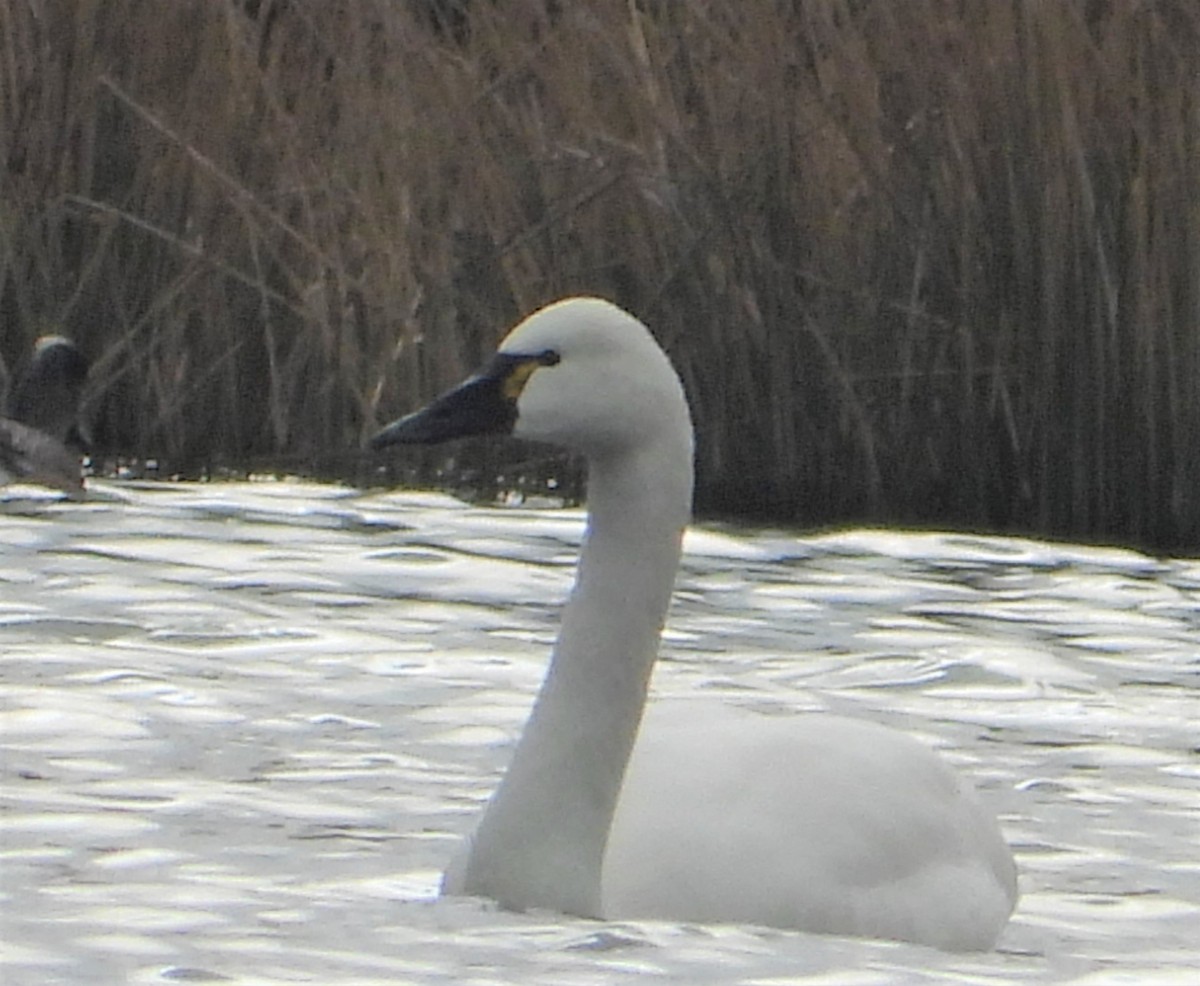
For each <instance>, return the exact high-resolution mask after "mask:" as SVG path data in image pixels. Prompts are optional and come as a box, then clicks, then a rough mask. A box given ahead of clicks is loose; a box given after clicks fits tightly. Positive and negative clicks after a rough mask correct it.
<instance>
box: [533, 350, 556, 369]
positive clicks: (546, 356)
mask: <svg viewBox="0 0 1200 986" xmlns="http://www.w3.org/2000/svg"><path fill="white" fill-rule="evenodd" d="M537 361H538V365H539V366H558V364H559V363H561V362H562V357H561V356H559V355H558V351H557V350H554V349H547V350H546V351H545V352H544V353H541V354H540V355H539V356H538V358H537Z"/></svg>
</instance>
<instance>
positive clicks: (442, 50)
mask: <svg viewBox="0 0 1200 986" xmlns="http://www.w3.org/2000/svg"><path fill="white" fill-rule="evenodd" d="M0 169H2V170H0V183H2V187H0V363H2V365H3V368H4V369H5V370H6V371H11V370H12V368H13V367H14V366H15V365H16V363H17V362H18V361H19V359H20V358H21V355H22V354H23V353H24V352H25V351H26V350H27V348H28V347H29V345H30V343H31V341H32V339H33V338H34V337H35V336H36V335H38V334H40V333H41V332H43V331H44V330H45V329H46V327H47V326H53V327H55V328H56V329H57V330H58V331H63V332H66V333H67V334H70V335H72V336H74V337H75V338H76V339H77V340H79V341H80V343H81V344H82V346H83V347H84V348H85V350H86V351H87V352H88V354H89V355H90V357H91V358H92V360H93V363H94V370H93V379H92V385H91V390H90V394H89V410H90V412H91V414H92V416H93V418H94V431H95V433H96V435H97V441H98V444H99V445H100V447H101V450H102V451H104V452H106V453H108V454H110V455H112V456H115V455H123V456H129V457H133V458H137V459H148V458H157V459H159V460H161V461H163V462H166V463H169V464H170V466H171V468H172V469H173V470H179V471H183V472H195V471H198V470H205V469H213V468H215V467H219V466H225V467H234V468H249V467H252V466H261V465H262V464H263V463H271V464H274V465H275V466H277V467H280V468H288V469H293V470H300V471H319V472H328V471H329V470H331V469H332V470H335V471H337V472H340V473H342V474H343V475H348V476H351V477H355V478H357V479H358V480H359V481H363V480H364V479H365V478H369V477H370V476H371V475H373V474H372V473H371V472H370V471H369V468H368V466H366V465H364V463H369V462H370V460H369V459H364V458H363V457H362V456H361V455H360V454H359V453H358V451H357V450H358V449H359V448H360V447H361V444H362V442H363V439H364V437H365V436H366V435H368V434H369V433H370V432H371V431H372V430H373V429H374V428H375V427H376V426H377V425H378V424H379V423H381V422H382V421H384V420H386V419H387V418H388V417H390V416H392V415H394V414H396V413H398V412H400V411H403V410H406V409H409V408H411V407H413V406H415V405H416V404H418V403H419V402H420V401H422V400H424V399H425V398H427V397H429V396H430V395H431V394H433V393H434V392H435V391H437V390H438V389H439V388H441V387H442V386H444V385H446V384H448V383H450V382H452V381H454V380H456V379H457V378H459V377H460V376H461V375H462V374H464V373H465V372H468V371H469V370H470V369H472V368H473V367H474V366H475V365H476V364H477V363H478V362H480V360H481V359H482V358H483V356H484V355H485V353H486V352H487V351H488V350H489V349H490V348H491V347H492V346H493V344H494V343H495V341H496V340H497V339H498V338H499V336H500V335H501V334H502V333H503V332H504V331H505V329H506V328H507V327H508V326H509V325H510V324H511V323H512V322H513V321H514V320H515V319H517V318H518V317H519V316H520V315H521V314H523V313H525V312H527V311H530V310H532V309H533V308H535V307H537V306H539V305H541V304H543V303H545V302H547V301H550V300H552V299H555V298H558V297H561V296H563V295H566V294H571V293H582V292H588V293H598V294H602V295H605V296H607V297H610V298H612V299H614V300H615V301H617V302H618V303H620V304H622V305H624V306H626V307H628V308H630V309H631V310H633V311H634V312H636V313H637V314H639V315H640V316H641V317H642V318H643V319H644V320H645V321H646V322H647V323H648V324H650V325H651V326H652V327H653V328H654V329H655V331H656V332H657V334H658V335H659V337H660V339H661V340H662V341H663V342H664V344H665V345H666V346H667V348H668V349H669V351H670V352H671V355H672V357H673V358H674V360H675V362H676V364H677V365H678V366H679V367H680V370H681V372H682V375H683V377H684V380H685V384H686V386H687V388H688V390H689V393H690V395H691V399H692V402H693V407H694V413H695V417H696V421H697V426H698V443H699V444H698V474H699V487H698V493H697V506H698V509H699V510H700V511H701V512H702V513H706V514H710V515H713V514H716V515H738V516H749V517H754V518H759V519H764V520H771V521H783V522H798V523H802V524H806V525H826V524H835V523H850V522H854V523H859V522H870V523H887V524H895V523H902V524H919V525H938V526H954V527H964V528H974V529H989V530H1019V531H1030V532H1037V533H1042V534H1048V535H1054V536H1064V537H1071V538H1084V539H1105V540H1119V541H1124V542H1128V543H1135V544H1141V545H1149V546H1154V547H1159V548H1164V549H1168V548H1169V549H1172V550H1194V549H1195V548H1197V547H1200V456H1198V455H1197V451H1198V448H1200V441H1198V439H1200V393H1198V390H1197V384H1198V382H1200V8H1198V7H1197V6H1196V5H1195V4H1194V3H1193V2H1191V0H1141V2H1134V0H1010V2H1004V3H965V4H964V3H961V2H958V0H907V2H905V3H893V2H890V0H792V2H785V0H744V2H743V0H689V2H687V3H674V2H668V0H663V2H655V0H640V2H638V0H596V2H590V3H587V4H572V3H563V2H561V0H504V2H503V3H500V2H495V0H424V2H417V0H412V2H404V3H397V2H384V0H375V2H372V0H358V2H356V3H353V4H325V3H316V2H306V0H240V2H235V0H173V2H172V3H163V2H161V0H12V2H9V3H6V4H4V5H0ZM449 454H450V455H451V456H453V458H452V459H450V460H447V459H446V458H445V456H444V455H441V456H433V455H429V454H427V455H425V456H422V457H418V459H417V460H411V461H416V462H418V463H419V464H421V465H423V467H425V468H428V469H432V470H435V471H442V472H445V471H446V470H447V469H450V470H452V471H454V472H455V473H457V474H463V473H466V474H469V475H471V476H474V477H476V478H478V479H480V481H481V482H482V481H483V480H484V479H486V478H487V477H491V476H494V475H496V474H500V473H503V474H504V475H505V477H506V479H505V480H504V481H505V482H507V481H509V480H511V481H513V482H516V481H517V480H518V479H519V478H520V476H521V474H523V473H527V472H529V473H532V472H536V473H537V474H538V475H540V476H543V477H544V476H546V475H551V474H553V475H556V476H558V477H559V478H560V479H564V480H565V479H569V478H570V476H571V475H572V473H571V470H570V468H569V467H563V466H562V465H561V463H558V462H552V463H551V464H550V465H549V466H547V465H545V464H544V463H542V464H539V465H537V466H536V468H535V467H534V466H532V465H530V462H529V460H528V459H527V457H526V456H527V453H526V452H521V453H518V454H516V456H515V457H514V455H513V454H508V453H505V454H501V457H500V458H496V455H497V453H495V452H494V451H491V450H486V451H485V450H482V449H480V448H477V447H468V448H467V449H466V450H462V449H458V450H452V451H451V452H450V453H449ZM405 461H410V460H405ZM411 468H415V467H411ZM365 469H366V470H368V471H365V472H364V470H365Z"/></svg>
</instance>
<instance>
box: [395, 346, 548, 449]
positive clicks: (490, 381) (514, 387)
mask: <svg viewBox="0 0 1200 986" xmlns="http://www.w3.org/2000/svg"><path fill="white" fill-rule="evenodd" d="M541 365H543V360H542V359H541V357H540V356H516V355H512V354H509V353H498V354H497V355H496V356H495V357H494V358H493V359H492V361H491V362H490V363H489V364H488V365H487V366H486V367H485V368H484V369H483V370H481V371H480V372H479V373H477V374H475V376H473V377H471V378H470V379H469V380H466V381H464V382H463V383H461V384H459V385H458V386H457V387H454V388H452V389H451V390H448V391H446V392H445V393H444V394H442V395H441V396H440V397H438V398H436V399H435V400H434V401H433V402H432V403H430V404H428V405H427V406H425V407H423V408H421V409H420V410H419V411H414V412H413V413H412V414H408V415H405V416H404V417H403V418H400V419H398V420H396V421H393V422H392V423H391V424H389V425H387V426H386V427H384V428H383V429H382V430H381V431H379V432H378V433H377V434H376V435H375V436H374V437H373V438H372V439H371V448H373V449H381V448H386V447H387V446H389V445H435V444H437V443H439V442H447V441H450V440H451V439H453V438H469V437H471V436H472V435H507V434H510V433H511V432H512V430H513V425H514V424H516V421H517V398H518V397H520V396H521V391H522V390H523V389H524V387H525V384H526V382H527V381H528V380H529V378H530V376H532V375H533V372H534V370H536V369H537V368H538V367H539V366H541Z"/></svg>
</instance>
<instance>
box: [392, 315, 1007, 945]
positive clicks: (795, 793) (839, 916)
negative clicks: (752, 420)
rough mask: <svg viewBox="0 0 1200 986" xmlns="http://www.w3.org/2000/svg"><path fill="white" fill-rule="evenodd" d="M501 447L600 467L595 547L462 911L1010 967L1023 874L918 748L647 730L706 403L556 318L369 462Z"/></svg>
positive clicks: (592, 326)
mask: <svg viewBox="0 0 1200 986" xmlns="http://www.w3.org/2000/svg"><path fill="white" fill-rule="evenodd" d="M489 432H497V433H510V434H513V435H516V436H519V437H521V438H526V439H534V440H541V441H546V442H553V443H556V444H558V445H562V446H566V447H568V448H571V449H574V450H576V451H578V452H581V453H583V455H584V456H585V457H586V459H587V463H588V496H587V501H588V519H587V531H586V535H585V539H584V544H583V549H582V553H581V555H580V559H579V568H578V574H577V580H576V583H575V586H574V589H573V591H572V593H571V595H570V598H569V599H568V601H567V603H566V606H565V609H564V612H563V617H562V628H561V631H560V633H559V636H558V640H557V642H556V644H555V646H554V651H553V655H552V657H551V661H550V666H549V669H548V671H547V673H546V677H545V680H544V682H543V684H542V687H541V690H540V692H539V694H538V697H537V700H536V702H535V704H534V707H533V711H532V712H531V714H530V717H529V721H528V724H527V725H526V727H525V730H524V732H523V734H522V735H521V738H520V740H519V742H518V744H517V747H516V750H515V752H514V753H513V757H512V761H511V763H510V764H509V767H508V770H507V772H506V773H505V775H504V779H503V781H502V782H501V784H500V786H499V788H498V789H497V790H496V791H495V793H494V794H493V796H492V798H491V800H490V802H489V803H488V805H487V808H486V809H485V811H484V812H483V814H482V816H481V819H480V821H479V822H478V825H477V827H476V829H475V831H474V833H473V834H472V835H471V836H470V837H468V838H467V839H466V840H465V841H464V843H463V844H462V847H461V849H460V851H459V853H458V854H457V855H456V857H455V858H454V859H453V861H452V862H451V864H450V866H449V868H448V869H447V872H446V874H445V876H444V878H443V883H442V891H443V893H447V894H470V895H477V896H483V897H488V898H492V899H494V900H495V901H497V902H499V903H500V904H501V905H502V906H505V907H509V908H513V909H523V908H529V907H541V908H550V909H554V910H557V911H560V912H563V913H567V914H574V915H581V916H588V917H603V918H614V919H626V918H662V919H672V920H684V921H697V922H710V923H715V922H747V923H755V924H762V925H769V926H776V927H784V928H797V929H802V930H806V931H813V932H824V933H832V934H842V935H855V936H864V937H873V938H886V939H897V940H905V941H912V942H919V943H924V944H927V945H932V946H936V947H940V948H945V949H951V950H968V949H986V948H990V947H991V946H992V944H993V943H994V942H995V940H996V937H997V936H998V935H999V933H1000V931H1001V929H1002V928H1003V927H1004V924H1005V922H1006V921H1007V919H1008V916H1009V914H1010V913H1011V911H1012V908H1013V906H1014V903H1015V901H1016V895H1017V891H1016V869H1015V866H1014V863H1013V859H1012V855H1011V853H1010V851H1009V849H1008V846H1007V845H1006V844H1005V841H1004V839H1003V837H1002V835H1001V833H1000V829H999V827H998V825H997V823H996V820H995V819H994V817H992V816H991V815H989V814H988V813H987V812H986V811H985V810H984V809H983V808H982V807H981V806H980V804H979V802H978V801H977V800H976V798H975V795H974V794H973V793H972V791H971V790H970V789H969V788H968V787H967V786H966V785H965V784H964V783H963V782H961V781H960V780H959V779H958V778H957V777H956V776H955V774H954V773H953V772H952V771H951V770H950V769H949V768H948V767H947V766H946V765H945V764H944V763H943V762H942V760H941V759H939V758H938V757H937V756H936V755H935V754H934V753H932V752H930V751H929V750H927V749H926V748H925V747H923V746H921V745H920V744H919V743H917V742H916V741H914V740H912V739H910V738H909V737H907V736H905V735H903V734H901V733H898V732H896V731H894V730H891V729H888V728H885V727H883V726H880V725H877V724H874V723H870V722H858V721H854V720H850V719H843V718H839V717H836V716H831V715H824V714H816V713H810V714H797V715H794V716H780V715H773V716H764V715H758V714H754V713H752V712H748V711H742V710H735V709H726V708H722V707H720V706H719V703H711V704H712V705H714V706H716V707H715V708H708V707H707V706H703V705H701V706H696V705H694V704H692V703H672V702H658V703H652V705H651V706H650V708H649V709H648V710H647V714H646V716H645V719H644V721H643V716H642V711H643V706H644V705H645V702H646V694H647V686H648V682H649V679H650V672H651V668H652V667H653V664H654V661H655V657H656V655H657V652H658V647H659V637H660V635H661V630H662V626H663V621H664V618H665V615H666V612H667V607H668V604H669V601H670V597H671V591H672V584H673V582H674V578H675V571H676V568H677V565H678V562H679V556H680V541H681V537H682V534H683V530H684V527H685V525H686V524H687V523H688V519H689V514H690V508H691V498H692V425H691V418H690V415H689V412H688V405H687V402H686V399H685V397H684V392H683V388H682V386H681V384H680V381H679V378H678V377H677V376H676V374H675V371H674V370H673V368H672V367H671V364H670V362H669V361H668V359H667V357H666V355H665V354H664V353H663V351H662V350H661V349H660V348H659V346H658V344H657V343H656V342H655V341H654V339H653V337H652V336H651V334H650V332H649V331H648V330H647V329H646V327H645V326H644V325H643V324H642V323H641V322H639V321H638V320H637V319H635V318H634V317H633V316H631V315H629V314H627V313H626V312H624V311H622V310H621V309H619V308H617V307H616V306H614V305H612V304H610V303H608V302H606V301H602V300H599V299H595V298H572V299H567V300H565V301H561V302H558V303H557V304H553V305H550V306H549V307H547V308H544V309H542V310H541V311H538V312H536V313H535V314H533V315H531V316H530V317H528V318H527V319H526V320H525V321H523V322H521V323H520V324H519V325H518V326H517V327H516V328H515V329H513V331H512V332H511V333H510V334H509V335H508V337H507V338H506V339H505V340H504V341H503V342H502V343H501V345H500V347H499V351H498V353H497V354H496V356H495V358H494V359H493V360H492V361H491V363H490V364H489V365H488V366H487V367H486V368H485V369H484V370H482V371H481V372H480V373H479V374H477V375H476V376H474V377H472V378H471V379H469V380H468V381H466V382H465V383H464V384H462V385H461V386H459V387H458V388H456V389H454V390H451V391H449V392H448V393H446V394H443V395H442V396H441V397H439V398H438V399H437V400H435V401H434V402H433V403H432V404H430V405H429V406H428V407H426V408H425V409H423V410H420V411H417V412H416V413H414V414H411V415H409V416H407V417H405V418H402V419H400V420H398V421H395V422H393V423H392V424H390V425H388V426H387V427H386V428H384V429H383V430H382V431H381V432H379V434H377V435H376V436H375V437H374V439H373V440H372V445H373V446H374V447H376V448H380V447H383V446H388V445H392V444H396V443H430V442H441V441H444V440H447V439H451V438H455V437H459V436H464V435H473V434H482V433H489ZM639 724H640V730H639Z"/></svg>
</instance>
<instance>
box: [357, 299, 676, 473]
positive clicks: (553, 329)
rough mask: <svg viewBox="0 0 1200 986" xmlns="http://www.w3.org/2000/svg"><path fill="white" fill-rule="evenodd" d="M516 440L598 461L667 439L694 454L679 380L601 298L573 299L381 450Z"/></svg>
mask: <svg viewBox="0 0 1200 986" xmlns="http://www.w3.org/2000/svg"><path fill="white" fill-rule="evenodd" d="M483 434H510V435H514V436H515V437H517V438H525V439H530V440H533V441H542V442H551V443H553V444H555V445H561V446H564V447H566V448H569V449H572V450H573V451H576V452H582V453H583V454H585V455H587V456H589V457H597V456H604V455H606V454H610V453H620V452H623V451H627V450H629V449H632V448H636V447H638V446H640V445H646V444H651V443H653V442H654V441H655V439H657V438H661V437H663V436H664V435H666V436H670V437H672V438H675V439H678V440H679V441H681V442H686V444H687V448H688V453H689V455H690V450H691V440H692V432H691V418H690V416H689V414H688V407H687V401H686V399H685V397H684V393H683V387H682V385H681V384H680V382H679V377H678V376H677V375H676V373H675V370H674V369H673V368H672V366H671V363H670V361H669V360H668V359H667V357H666V354H665V353H664V352H663V351H662V349H661V348H659V345H658V343H657V342H655V340H654V337H653V336H652V335H651V334H650V331H649V330H648V329H647V328H646V327H645V326H644V325H643V324H642V323H641V322H639V321H638V320H637V319H636V318H634V317H633V316H632V315H630V314H629V313H628V312H625V311H623V310H622V309H620V308H618V307H617V306H616V305H613V304H611V303H610V302H607V301H603V300H601V299H599V298H568V299H566V300H565V301H559V302H556V303H555V304H552V305H549V306H547V307H546V308H543V309H541V310H540V311H537V312H535V313H534V314H532V315H530V316H529V317H528V318H526V319H525V320H524V321H523V322H521V323H520V324H519V325H518V326H517V327H516V328H515V329H513V330H512V331H511V332H510V333H509V334H508V336H507V337H506V338H505V339H504V341H503V342H502V343H501V344H500V347H499V349H498V350H497V352H496V355H495V357H494V358H493V359H492V361H491V362H490V363H488V365H487V366H486V367H484V368H483V369H482V370H481V371H480V372H479V373H477V374H476V375H475V376H473V377H471V378H470V379H469V380H467V381H466V382H465V383H463V384H460V385H459V386H458V387H455V388H454V389H453V390H450V391H448V392H446V393H445V394H442V396H440V397H438V398H437V399H436V400H435V401H433V403H431V404H430V405H429V406H428V407H425V408H423V409H422V410H420V411H416V412H415V413H413V414H410V415H408V416H407V417H404V418H401V419H399V420H398V421H395V422H393V423H392V424H390V425H388V426H387V427H386V428H384V429H383V430H382V431H380V432H379V433H378V434H377V435H376V436H375V437H374V438H373V439H372V440H371V445H372V447H373V448H382V447H384V446H387V445H394V444H431V443H435V442H442V441H446V440H448V439H452V438H463V437H466V436H469V435H483Z"/></svg>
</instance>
